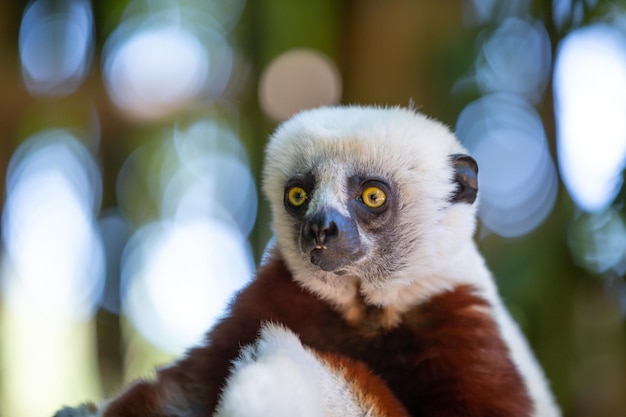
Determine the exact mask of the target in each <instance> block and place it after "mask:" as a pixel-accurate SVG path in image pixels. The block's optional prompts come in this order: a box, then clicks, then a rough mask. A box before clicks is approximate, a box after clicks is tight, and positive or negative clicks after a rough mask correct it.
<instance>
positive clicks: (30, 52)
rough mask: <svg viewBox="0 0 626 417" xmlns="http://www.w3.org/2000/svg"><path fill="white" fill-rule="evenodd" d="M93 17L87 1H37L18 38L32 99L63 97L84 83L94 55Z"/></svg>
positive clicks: (25, 14) (28, 14)
mask: <svg viewBox="0 0 626 417" xmlns="http://www.w3.org/2000/svg"><path fill="white" fill-rule="evenodd" d="M93 32H94V29H93V16H92V12H91V5H90V3H89V1H86V0H68V1H64V2H59V1H53V0H36V1H34V2H32V3H30V4H29V5H28V6H27V7H26V10H25V11H24V16H23V18H22V24H21V26H20V34H19V49H20V59H21V62H22V76H23V79H24V83H25V84H26V88H27V89H28V91H29V92H30V93H31V94H33V95H44V96H46V95H50V96H62V95H67V94H70V93H72V92H74V91H75V90H76V89H77V88H78V86H79V85H80V84H81V83H82V81H83V79H84V77H85V75H86V74H87V70H88V69H89V65H90V64H91V58H92V55H93Z"/></svg>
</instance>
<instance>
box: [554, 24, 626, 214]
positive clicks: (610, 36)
mask: <svg viewBox="0 0 626 417" xmlns="http://www.w3.org/2000/svg"><path fill="white" fill-rule="evenodd" d="M555 65H556V66H555V75H554V95H555V102H556V105H555V107H556V115H557V133H558V136H557V149H558V156H559V167H560V170H561V174H562V178H563V183H564V184H565V187H566V188H567V190H568V191H569V193H570V195H571V197H572V199H573V200H574V202H575V203H576V205H577V206H578V207H580V208H581V209H583V210H585V211H587V212H598V211H601V210H604V209H606V208H607V207H608V206H609V205H610V204H611V202H612V201H613V199H614V198H615V195H616V194H617V192H618V191H619V188H620V186H621V176H620V173H621V171H622V170H623V169H624V161H625V160H626V117H625V115H626V41H625V40H624V35H623V34H622V33H621V32H620V31H619V30H618V29H616V28H613V27H610V26H607V25H594V26H590V27H587V28H584V29H578V30H576V31H574V32H572V33H571V34H570V35H568V36H567V37H566V38H565V39H564V40H563V42H562V44H561V47H560V48H559V51H558V55H557V59H556V64H555Z"/></svg>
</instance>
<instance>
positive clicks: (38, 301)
mask: <svg viewBox="0 0 626 417" xmlns="http://www.w3.org/2000/svg"><path fill="white" fill-rule="evenodd" d="M100 184H101V180H100V176H99V171H98V169H97V167H96V164H95V161H94V160H93V158H91V156H90V155H89V153H88V152H87V151H86V150H85V149H84V147H83V146H82V144H80V142H78V141H77V140H76V139H75V138H74V137H72V136H71V135H70V134H68V133H67V132H66V131H63V130H51V131H44V132H41V133H39V134H37V135H35V136H33V137H31V138H29V139H28V140H27V141H25V142H24V144H22V146H21V147H20V148H19V149H18V150H17V151H16V153H15V155H14V157H13V159H12V160H11V165H10V166H9V170H8V173H7V199H6V204H5V209H4V212H3V216H2V226H3V229H2V230H3V234H2V237H3V240H4V244H5V246H6V253H7V256H8V257H7V258H6V259H5V280H4V281H3V284H4V290H5V291H6V295H7V300H8V301H9V303H11V302H15V303H16V305H20V304H21V305H22V306H26V305H28V306H36V308H37V309H38V311H40V312H41V313H45V314H62V315H66V316H68V317H82V318H84V317H87V316H89V315H90V314H92V313H93V311H94V309H95V308H96V307H97V305H98V302H99V299H100V296H101V292H102V288H103V281H104V279H103V278H104V277H103V274H104V255H103V249H102V242H101V240H100V236H99V234H98V233H97V230H96V228H95V221H94V213H95V210H96V209H97V208H99V202H100V198H101V196H100V194H101V190H100V186H101V185H100ZM96 207H97V208H96Z"/></svg>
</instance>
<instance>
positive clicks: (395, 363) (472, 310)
mask: <svg viewBox="0 0 626 417" xmlns="http://www.w3.org/2000/svg"><path fill="white" fill-rule="evenodd" d="M337 279H341V277H340V276H338V277H337ZM487 309H488V304H487V303H486V301H484V300H483V299H482V298H480V297H479V296H477V295H476V294H475V292H474V290H473V288H472V287H470V286H459V287H457V288H455V289H454V290H453V291H450V292H446V293H443V294H440V295H437V296H436V297H433V298H432V299H430V300H429V301H428V302H426V303H424V304H422V305H419V306H417V307H416V308H414V309H413V310H411V311H409V312H408V313H406V314H405V315H404V316H403V317H402V321H401V322H400V323H399V325H398V326H397V327H395V328H393V329H386V328H385V326H378V325H377V324H376V320H377V317H382V316H384V314H379V313H380V310H378V309H376V308H374V307H367V314H365V315H364V320H363V321H362V322H360V323H356V324H348V323H347V322H346V321H345V320H344V319H343V318H342V317H341V315H340V314H339V313H337V312H336V311H335V310H333V309H332V308H331V307H330V306H329V305H328V304H327V303H325V302H324V301H322V300H320V299H319V298H318V297H316V296H314V295H313V294H311V293H309V292H308V291H306V290H304V289H302V288H301V287H300V286H299V285H298V284H296V283H295V282H294V281H293V280H292V279H291V275H290V273H289V272H288V270H287V269H286V267H285V265H284V262H283V261H282V259H281V258H280V255H279V254H277V253H275V254H274V256H273V258H272V260H270V261H269V262H268V264H266V265H265V266H263V267H262V268H261V269H260V270H259V273H258V276H257V278H256V279H255V280H254V281H253V282H252V283H251V284H250V285H249V286H248V287H247V288H245V289H244V290H243V291H241V293H240V294H239V295H238V296H237V298H236V299H235V300H234V302H233V304H232V306H231V309H230V313H229V314H228V315H227V316H226V317H225V318H224V319H223V320H222V321H221V322H220V323H219V324H217V325H216V326H215V327H214V328H213V329H212V330H211V331H210V332H209V333H208V335H207V339H206V345H205V346H201V347H197V348H195V349H192V350H190V351H189V352H188V354H187V355H186V357H185V358H183V359H182V360H180V361H179V362H177V363H176V364H175V365H173V366H171V367H169V368H165V369H163V370H161V371H159V374H158V378H159V379H158V381H156V382H154V383H151V382H142V383H139V384H137V385H134V386H132V387H130V388H129V389H128V390H127V391H126V392H124V393H122V395H121V396H120V397H119V398H117V399H116V400H114V401H113V402H112V403H111V404H110V405H109V407H108V408H107V412H106V413H105V414H104V415H105V416H106V417H155V416H159V417H161V416H162V417H165V416H175V415H179V414H177V413H176V410H186V414H184V415H185V416H207V417H208V416H211V415H212V413H213V410H214V408H215V406H216V404H217V401H218V398H219V395H220V392H221V388H222V385H223V383H224V381H225V379H226V377H227V376H228V373H229V369H230V365H231V361H232V360H233V359H235V358H236V357H237V355H238V352H239V350H240V348H241V347H242V346H244V345H247V344H250V343H253V342H254V340H255V339H256V337H257V336H258V333H259V328H260V326H261V324H262V323H263V322H274V323H281V324H283V325H285V326H286V327H288V328H290V329H292V330H293V331H294V332H295V333H296V334H297V335H298V336H299V337H300V338H301V340H302V343H303V344H304V345H306V346H310V347H312V348H314V349H316V350H318V351H321V352H331V353H338V354H341V355H345V356H347V357H349V358H351V359H353V360H357V361H361V362H363V363H365V364H367V366H369V368H370V369H371V370H372V372H373V373H374V374H376V375H378V376H380V377H381V379H382V380H383V381H385V383H386V384H387V385H388V386H389V388H390V389H391V391H392V392H393V393H394V394H395V396H396V397H397V398H398V399H399V400H400V401H401V402H402V404H403V405H404V407H406V409H407V410H408V411H409V413H410V414H411V415H413V416H437V417H447V416H481V417H490V416H492V417H496V416H498V417H503V416H510V417H518V416H519V417H522V416H529V415H530V413H531V402H530V399H529V396H528V393H527V390H526V388H525V386H524V384H523V381H522V379H521V377H520V375H519V373H518V372H517V370H516V368H515V365H514V364H513V362H512V361H511V359H510V357H509V352H508V350H507V348H506V346H505V345H504V343H503V341H502V340H501V338H500V335H499V332H498V329H497V327H496V324H495V322H494V320H493V319H492V318H491V317H490V316H489V315H488V314H487V312H486V311H487ZM373 329H374V330H373ZM174 390H176V391H178V392H171V391H174ZM166 393H167V394H166ZM180 415H183V414H182V413H181V414H180Z"/></svg>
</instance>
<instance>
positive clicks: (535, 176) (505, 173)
mask: <svg viewBox="0 0 626 417" xmlns="http://www.w3.org/2000/svg"><path fill="white" fill-rule="evenodd" d="M456 131H457V134H458V136H459V138H460V140H461V141H462V142H463V144H464V145H465V146H466V147H467V148H468V150H469V151H470V153H471V154H472V155H473V156H474V157H475V158H476V160H477V162H478V166H479V168H480V169H479V174H478V176H479V189H480V208H479V216H480V219H481V221H482V222H483V225H484V226H485V227H487V228H488V229H489V230H491V231H493V232H495V233H497V234H499V235H500V236H504V237H515V236H521V235H524V234H526V233H528V232H530V231H531V230H533V229H534V228H536V227H537V226H539V225H540V224H541V223H542V222H543V221H544V220H545V219H546V217H547V215H548V214H549V213H550V212H551V211H552V208H553V206H554V202H555V200H556V195H557V191H558V181H557V178H556V170H555V168H554V164H553V162H552V159H551V158H550V154H549V151H548V146H547V139H546V137H545V131H544V129H543V124H542V122H541V119H540V118H539V115H538V114H537V112H536V111H535V109H534V108H533V107H532V106H530V105H529V104H528V103H527V102H526V101H525V100H522V99H519V98H518V97H516V96H513V95H509V94H494V95H489V96H484V97H482V98H480V99H478V100H476V101H474V102H472V103H470V104H469V105H468V106H467V107H466V108H465V109H464V110H463V112H462V113H461V114H460V116H459V119H458V121H457V127H456Z"/></svg>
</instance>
